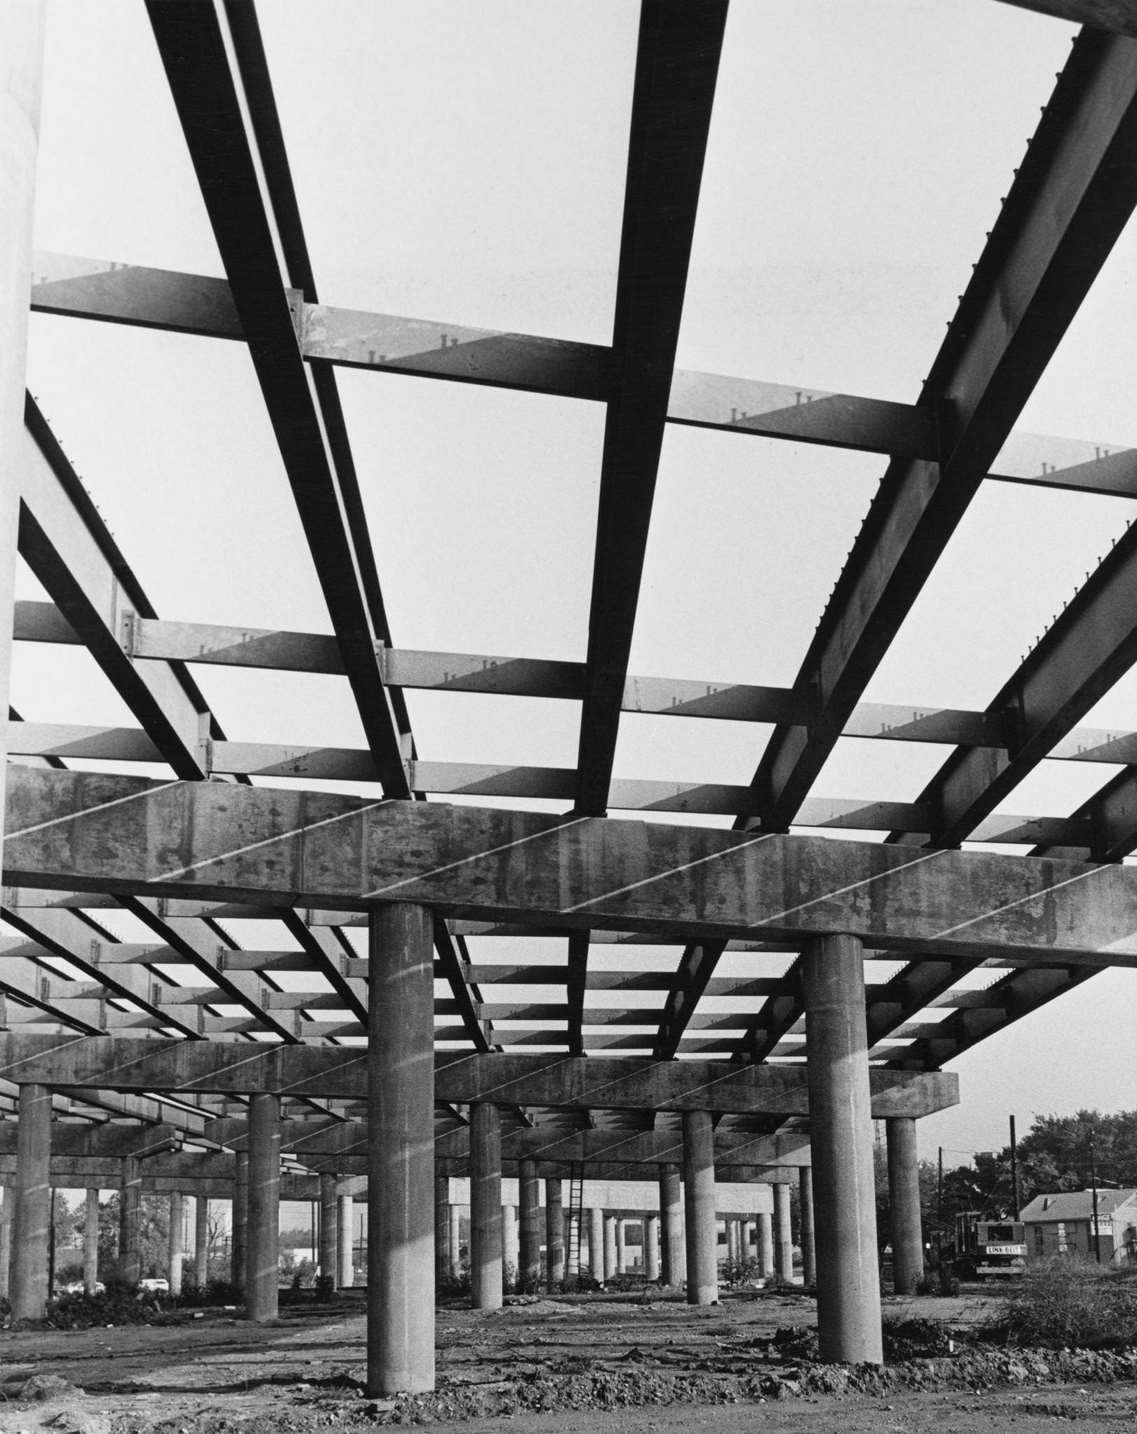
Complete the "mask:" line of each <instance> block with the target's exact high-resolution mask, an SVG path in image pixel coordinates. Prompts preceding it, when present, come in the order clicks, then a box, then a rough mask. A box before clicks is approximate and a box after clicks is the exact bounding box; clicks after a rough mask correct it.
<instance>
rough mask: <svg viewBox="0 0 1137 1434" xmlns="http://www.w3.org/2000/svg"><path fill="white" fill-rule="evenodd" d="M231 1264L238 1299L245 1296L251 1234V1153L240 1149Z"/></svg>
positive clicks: (235, 1178) (235, 1171) (235, 1175)
mask: <svg viewBox="0 0 1137 1434" xmlns="http://www.w3.org/2000/svg"><path fill="white" fill-rule="evenodd" d="M230 1215H231V1221H232V1223H231V1225H230V1229H229V1236H230V1245H229V1264H230V1279H231V1280H232V1282H233V1288H234V1289H235V1290H236V1292H237V1298H238V1300H243V1299H244V1298H245V1283H246V1279H247V1275H248V1272H247V1270H246V1268H245V1266H246V1263H247V1261H246V1247H247V1244H248V1236H249V1154H248V1151H247V1150H239V1151H238V1152H237V1158H236V1160H235V1161H234V1162H233V1208H232V1210H231V1212H230Z"/></svg>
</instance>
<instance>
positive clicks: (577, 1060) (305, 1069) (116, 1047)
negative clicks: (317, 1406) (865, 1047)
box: [0, 1032, 959, 1119]
mask: <svg viewBox="0 0 1137 1434" xmlns="http://www.w3.org/2000/svg"><path fill="white" fill-rule="evenodd" d="M366 1066H367V1055H366V1052H365V1051H363V1050H357V1049H354V1048H351V1049H349V1048H346V1047H342V1046H337V1047H329V1046H303V1045H293V1046H284V1045H268V1044H265V1045H262V1046H259V1047H258V1046H253V1045H250V1044H247V1043H246V1044H241V1045H239V1046H234V1045H213V1044H212V1043H210V1042H207V1041H178V1040H165V1039H161V1038H154V1037H138V1038H134V1039H131V1038H128V1037H118V1036H87V1037H79V1038H76V1037H67V1036H27V1035H22V1034H14V1033H11V1032H9V1033H2V1032H0V1077H7V1078H8V1079H12V1078H13V1077H14V1076H16V1075H18V1076H19V1079H20V1080H21V1081H31V1080H36V1081H40V1080H42V1081H44V1082H45V1083H47V1084H51V1085H65V1086H67V1087H68V1088H69V1089H81V1088H84V1087H91V1088H94V1089H109V1090H127V1091H129V1090H176V1091H178V1092H179V1094H185V1093H188V1092H198V1091H214V1092H219V1093H224V1092H244V1093H248V1094H253V1093H256V1092H259V1091H276V1092H278V1093H280V1094H282V1095H286V1096H292V1097H304V1098H310V1097H313V1096H322V1097H325V1098H327V1097H331V1098H334V1099H346V1100H361V1099H364V1098H365V1096H366V1080H365V1073H366ZM870 1082H871V1088H872V1092H873V1116H874V1118H875V1119H884V1118H885V1117H887V1116H889V1115H912V1116H921V1115H929V1114H931V1113H932V1112H933V1111H935V1110H943V1109H945V1108H946V1107H948V1106H951V1105H955V1104H956V1103H957V1102H958V1098H959V1097H958V1091H959V1084H958V1080H957V1078H956V1077H955V1076H954V1075H953V1074H951V1073H950V1072H947V1071H924V1072H920V1073H919V1074H915V1073H905V1074H901V1073H900V1072H895V1071H883V1070H875V1069H874V1070H873V1071H871V1072H870ZM435 1095H436V1099H437V1100H438V1101H439V1102H448V1103H460V1104H466V1103H469V1102H473V1101H478V1100H491V1099H492V1100H493V1101H494V1102H495V1103H496V1104H499V1105H525V1106H556V1107H561V1108H566V1109H568V1108H578V1109H579V1108H592V1109H597V1110H646V1111H658V1110H714V1111H721V1112H733V1113H738V1114H742V1115H749V1114H754V1113H755V1112H759V1111H762V1112H767V1113H771V1114H778V1115H787V1116H788V1115H808V1114H809V1103H808V1094H807V1086H806V1071H805V1067H804V1065H796V1066H791V1065H774V1066H771V1065H765V1066H748V1065H738V1064H734V1063H730V1062H725V1061H723V1062H713V1061H698V1060H691V1061H686V1060H685V1061H654V1060H651V1059H650V1058H648V1057H630V1056H629V1057H603V1056H599V1057H595V1056H588V1057H584V1056H563V1055H553V1056H549V1055H543V1056H542V1055H506V1054H493V1055H482V1054H468V1053H458V1052H443V1053H436V1055H435Z"/></svg>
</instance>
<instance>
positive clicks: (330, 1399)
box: [0, 1291, 1137, 1434]
mask: <svg viewBox="0 0 1137 1434" xmlns="http://www.w3.org/2000/svg"><path fill="white" fill-rule="evenodd" d="M999 1300H1000V1295H999V1293H997V1292H994V1293H993V1292H988V1291H976V1292H968V1293H965V1294H963V1295H961V1296H959V1297H951V1298H938V1297H921V1298H915V1299H895V1298H894V1299H886V1300H885V1319H886V1321H899V1320H908V1319H920V1320H931V1321H935V1322H936V1323H937V1324H940V1325H942V1326H945V1327H947V1328H950V1329H951V1330H954V1331H958V1332H959V1335H958V1336H957V1337H955V1338H954V1339H953V1347H952V1348H951V1350H950V1351H948V1350H944V1351H941V1352H940V1353H938V1354H937V1355H936V1356H935V1357H927V1358H923V1357H917V1358H915V1359H909V1360H906V1361H904V1362H901V1363H895V1364H890V1365H889V1366H887V1367H886V1369H885V1370H884V1371H883V1373H880V1372H877V1371H873V1370H862V1371H859V1372H858V1371H856V1370H854V1371H851V1372H848V1371H835V1370H834V1369H833V1368H832V1367H831V1366H821V1365H818V1364H815V1363H811V1362H809V1359H808V1354H807V1353H806V1354H803V1352H802V1348H801V1347H800V1342H799V1346H798V1347H797V1348H795V1341H794V1340H793V1339H792V1338H791V1339H790V1340H789V1342H788V1344H787V1343H786V1335H783V1336H782V1343H781V1344H775V1343H772V1340H773V1336H774V1333H775V1331H777V1330H782V1331H787V1332H788V1331H790V1330H792V1329H793V1328H800V1329H801V1330H803V1331H804V1330H806V1329H808V1328H809V1327H810V1326H812V1325H814V1324H815V1316H816V1308H815V1305H814V1302H813V1300H812V1299H811V1298H809V1297H807V1296H805V1295H803V1294H796V1293H775V1292H764V1291H763V1292H756V1293H753V1294H750V1293H744V1294H740V1295H739V1296H731V1295H724V1298H723V1300H722V1303H721V1304H719V1305H717V1306H713V1307H710V1308H706V1309H693V1308H690V1307H689V1306H687V1305H686V1304H685V1303H683V1302H682V1301H681V1299H679V1298H671V1299H668V1298H661V1297H659V1296H658V1294H656V1293H654V1292H652V1293H650V1294H645V1295H643V1296H642V1297H637V1296H635V1295H623V1296H619V1297H612V1296H591V1297H589V1296H578V1297H572V1298H565V1299H560V1298H554V1299H540V1300H537V1301H536V1302H532V1303H525V1304H516V1305H510V1306H507V1307H506V1308H505V1309H503V1310H500V1311H496V1312H493V1313H483V1312H475V1311H473V1310H470V1309H469V1308H468V1307H463V1306H462V1304H461V1303H459V1302H455V1303H453V1304H449V1305H445V1306H443V1307H442V1308H440V1310H439V1318H438V1376H439V1378H438V1384H439V1388H438V1391H437V1392H436V1393H435V1394H433V1395H429V1396H420V1397H416V1398H408V1397H403V1398H401V1399H398V1400H388V1399H369V1398H367V1396H366V1395H365V1394H364V1393H363V1390H362V1380H363V1374H364V1361H365V1324H364V1316H363V1297H362V1292H356V1293H354V1294H351V1295H348V1294H345V1295H343V1296H341V1297H340V1298H338V1299H337V1300H335V1301H333V1302H332V1303H330V1304H326V1305H322V1306H320V1305H315V1304H303V1305H296V1306H292V1307H290V1308H287V1309H286V1310H284V1311H282V1317H281V1319H280V1321H279V1322H278V1323H277V1324H275V1325H272V1326H268V1327H266V1326H259V1327H258V1326H253V1325H249V1324H247V1323H246V1322H245V1321H244V1320H241V1319H239V1318H237V1317H236V1312H234V1311H225V1310H210V1311H205V1312H196V1313H194V1312H189V1311H182V1312H180V1313H179V1314H178V1315H177V1316H176V1317H175V1318H176V1320H177V1322H176V1323H171V1324H161V1325H137V1324H131V1325H120V1326H115V1327H111V1328H96V1329H85V1330H52V1329H42V1328H37V1329H25V1330H4V1331H2V1332H0V1434H41V1431H52V1434H288V1431H300V1430H307V1429H325V1428H329V1427H333V1426H334V1427H335V1428H337V1429H338V1430H342V1431H345V1434H352V1431H355V1430H365V1429H374V1428H376V1426H383V1425H391V1424H396V1425H416V1426H418V1427H420V1428H423V1427H425V1428H431V1427H440V1426H443V1425H445V1426H446V1427H449V1428H451V1429H453V1428H455V1427H460V1428H461V1429H462V1430H463V1431H464V1434H490V1431H501V1430H505V1429H514V1430H516V1429H519V1428H522V1429H525V1430H533V1431H550V1434H552V1431H556V1434H574V1431H581V1434H583V1431H589V1434H592V1431H596V1434H605V1431H613V1434H615V1431H617V1430H619V1431H620V1434H647V1431H654V1434H670V1431H675V1434H680V1431H682V1434H688V1431H697V1430H703V1429H714V1430H715V1431H721V1434H734V1431H742V1430H743V1429H747V1430H749V1429H751V1428H753V1427H754V1425H755V1423H756V1421H760V1425H761V1428H762V1429H763V1430H766V1431H770V1434H790V1431H802V1434H805V1431H806V1430H807V1429H808V1431H809V1434H856V1431H861V1430H864V1431H868V1430H873V1431H882V1434H891V1431H898V1434H899V1431H904V1434H913V1431H922V1430H925V1429H927V1430H931V1429H933V1428H935V1429H938V1430H943V1429H948V1430H952V1431H964V1434H987V1431H991V1430H1002V1429H1010V1428H1012V1427H1013V1428H1014V1429H1015V1430H1016V1431H1017V1434H1033V1431H1035V1430H1042V1429H1046V1430H1052V1429H1053V1428H1054V1426H1055V1422H1056V1421H1076V1422H1077V1423H1078V1425H1079V1427H1080V1429H1081V1430H1083V1431H1084V1434H1099V1431H1100V1434H1106V1431H1109V1434H1121V1431H1122V1430H1123V1429H1126V1428H1132V1427H1134V1425H1137V1353H1135V1354H1133V1355H1132V1356H1129V1355H1124V1354H1123V1355H1116V1354H1115V1355H1105V1354H1101V1355H1095V1354H1091V1353H1089V1352H1073V1353H1069V1352H1067V1353H1065V1354H1064V1353H1062V1352H1057V1353H1055V1352H1040V1353H1037V1354H1034V1353H1030V1352H1026V1353H1024V1352H1021V1351H982V1352H976V1350H975V1348H974V1347H973V1346H972V1345H971V1344H970V1342H969V1340H968V1338H967V1333H968V1331H972V1332H974V1331H975V1330H977V1329H978V1328H979V1327H980V1326H982V1325H983V1324H985V1323H987V1322H988V1320H989V1319H990V1317H991V1315H992V1313H993V1312H994V1309H995V1307H996V1306H997V1304H998V1302H999Z"/></svg>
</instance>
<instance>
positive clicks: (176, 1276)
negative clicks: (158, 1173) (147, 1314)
mask: <svg viewBox="0 0 1137 1434" xmlns="http://www.w3.org/2000/svg"><path fill="white" fill-rule="evenodd" d="M97 1195H98V1192H97V1191H96V1198H97ZM184 1221H185V1198H184V1197H183V1195H182V1194H181V1192H180V1191H177V1190H171V1191H170V1230H169V1242H168V1247H167V1258H166V1265H167V1270H166V1278H167V1280H169V1283H170V1293H171V1294H172V1295H180V1294H181V1292H182V1254H183V1252H184V1249H185V1231H184V1229H183V1223H184Z"/></svg>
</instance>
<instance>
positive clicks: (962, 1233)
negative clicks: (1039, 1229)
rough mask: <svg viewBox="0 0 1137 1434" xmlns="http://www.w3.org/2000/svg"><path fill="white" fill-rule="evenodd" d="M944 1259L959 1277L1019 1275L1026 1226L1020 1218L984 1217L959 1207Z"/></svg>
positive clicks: (1022, 1265) (961, 1278)
mask: <svg viewBox="0 0 1137 1434" xmlns="http://www.w3.org/2000/svg"><path fill="white" fill-rule="evenodd" d="M944 1262H945V1263H946V1264H947V1265H948V1266H949V1268H950V1269H951V1272H952V1274H953V1275H954V1276H955V1278H956V1279H959V1280H986V1279H991V1278H998V1277H1000V1276H1002V1277H1004V1278H1005V1277H1007V1276H1014V1275H1021V1274H1022V1272H1023V1269H1024V1268H1025V1266H1026V1227H1025V1226H1024V1225H1023V1223H1022V1221H1021V1220H985V1219H984V1218H983V1216H982V1215H981V1214H980V1212H979V1211H978V1210H961V1211H960V1212H959V1213H958V1214H957V1215H956V1217H955V1237H954V1239H953V1241H952V1243H951V1244H950V1245H949V1246H948V1247H947V1249H945V1251H944Z"/></svg>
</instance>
